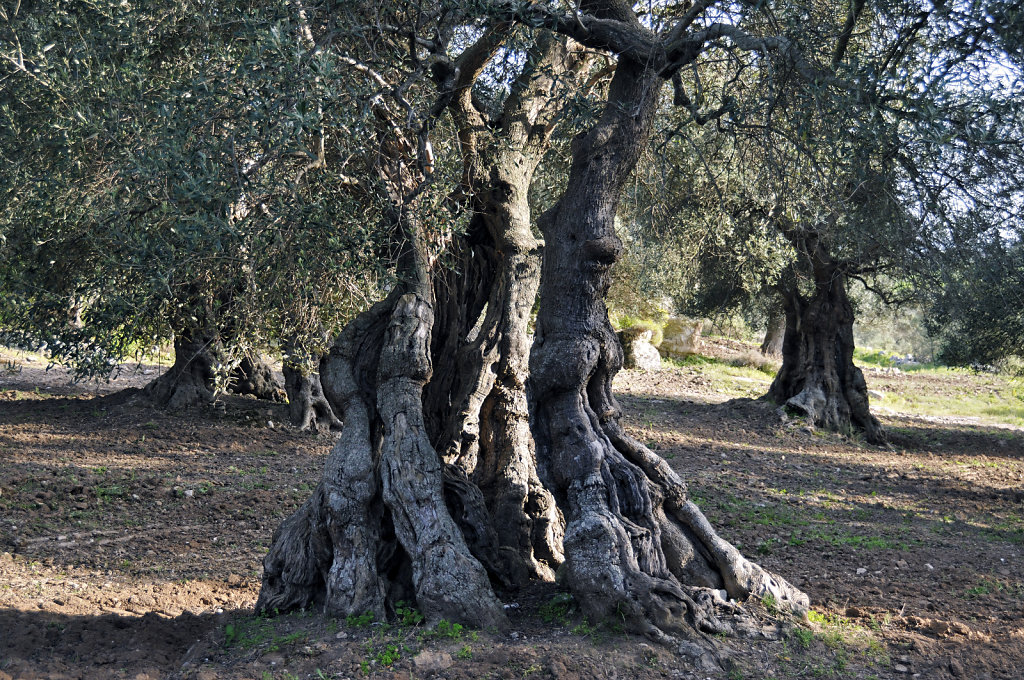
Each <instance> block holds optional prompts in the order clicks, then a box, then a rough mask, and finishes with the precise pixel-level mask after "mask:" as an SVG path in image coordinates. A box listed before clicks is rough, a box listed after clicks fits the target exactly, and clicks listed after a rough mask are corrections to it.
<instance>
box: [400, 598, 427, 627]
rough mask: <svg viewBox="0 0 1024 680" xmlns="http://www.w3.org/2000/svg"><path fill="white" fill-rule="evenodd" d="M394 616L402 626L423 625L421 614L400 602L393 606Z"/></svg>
mask: <svg viewBox="0 0 1024 680" xmlns="http://www.w3.org/2000/svg"><path fill="white" fill-rule="evenodd" d="M395 616H397V617H398V622H399V624H401V625H403V626H418V625H420V624H421V623H423V614H421V613H420V611H419V610H418V609H416V608H415V607H411V606H410V605H408V604H407V603H405V602H403V601H401V600H400V601H399V602H398V603H397V604H396V605H395Z"/></svg>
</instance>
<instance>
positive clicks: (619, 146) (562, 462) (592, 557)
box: [530, 55, 808, 643]
mask: <svg viewBox="0 0 1024 680" xmlns="http://www.w3.org/2000/svg"><path fill="white" fill-rule="evenodd" d="M662 82H663V81H662V80H661V79H660V78H659V77H658V76H657V74H656V72H654V71H653V70H651V69H649V68H648V67H647V66H646V65H645V64H642V63H638V62H635V61H632V60H631V59H629V58H628V57H626V56H623V55H620V57H619V61H618V67H617V69H616V71H615V76H614V79H613V80H612V83H611V85H610V88H609V93H608V102H607V105H606V106H605V109H604V111H603V113H602V115H601V117H600V118H599V119H598V121H597V123H596V124H595V125H594V127H593V128H591V129H590V130H589V131H588V132H586V133H585V134H581V135H579V136H577V138H576V139H575V140H574V141H573V145H572V148H573V155H572V166H571V170H570V173H569V178H568V183H567V186H566V189H565V193H564V194H563V195H562V197H561V199H560V200H559V201H558V203H556V205H555V206H554V207H552V208H551V210H549V211H548V212H547V213H545V214H544V215H543V216H542V218H541V220H540V226H541V229H542V231H543V234H544V238H545V251H544V263H543V273H542V277H541V287H540V314H539V316H538V319H537V331H536V338H535V341H534V345H533V350H532V353H531V357H530V368H531V380H532V381H533V383H532V384H533V398H534V400H535V402H536V409H535V421H536V426H535V429H534V431H535V436H536V442H537V455H538V462H539V464H540V466H541V467H543V468H545V469H546V470H547V471H548V473H549V474H550V476H551V478H552V479H553V480H554V483H555V487H556V498H558V499H559V504H560V505H561V506H562V508H563V512H564V513H565V515H566V519H567V525H566V530H565V541H564V551H565V558H566V561H565V566H564V571H565V582H566V584H567V585H568V587H569V588H570V589H571V590H572V592H573V594H574V595H575V596H576V598H577V600H578V601H579V602H580V603H581V606H582V608H583V610H584V611H585V612H586V613H587V615H588V616H589V617H590V618H591V620H594V621H600V620H605V619H615V620H621V621H624V622H625V623H626V625H627V626H628V627H629V628H631V629H632V630H635V631H638V632H642V633H644V634H646V635H648V636H650V637H652V638H654V639H657V640H661V641H664V642H671V643H675V642H678V639H677V638H676V637H675V636H676V635H680V636H683V637H687V638H691V639H692V638H693V636H694V635H695V634H696V633H695V631H711V632H729V631H736V630H746V631H748V632H749V631H750V630H753V629H754V628H755V626H754V625H753V624H752V623H751V622H750V620H749V619H746V620H745V619H744V618H743V616H742V615H741V614H739V613H738V612H736V613H735V614H734V616H735V618H734V620H733V622H732V623H731V624H730V623H726V622H724V621H723V620H722V619H721V618H720V614H721V611H722V610H721V608H720V607H719V606H718V605H717V604H716V598H715V595H714V593H715V590H713V589H719V588H724V589H725V590H727V591H728V593H729V596H730V597H733V598H736V599H744V598H746V597H748V596H755V597H763V596H766V595H769V594H770V595H772V596H773V597H774V598H775V600H776V601H777V602H778V603H779V604H780V605H781V606H783V607H788V608H791V609H793V610H795V611H806V608H807V605H808V600H807V596H806V595H804V594H803V593H801V592H800V591H799V590H797V589H796V588H794V587H792V586H791V585H789V584H788V583H787V582H786V581H784V580H783V579H781V578H780V577H778V576H775V575H773V574H770V573H768V572H767V571H765V570H763V569H762V568H761V567H759V566H757V565H755V564H753V563H751V562H749V561H747V560H746V559H744V558H743V556H742V555H740V553H739V552H738V551H737V550H736V549H735V548H734V547H733V546H732V545H730V544H729V543H727V542H725V541H724V540H722V539H721V538H720V537H718V536H717V535H716V534H715V532H714V530H713V529H712V528H711V526H710V524H709V523H708V521H707V519H705V517H704V516H703V514H701V512H700V510H699V509H698V508H697V506H695V505H694V504H693V503H692V502H690V501H688V500H687V491H686V486H685V484H684V483H683V481H682V480H681V479H680V478H679V477H678V476H677V475H676V474H675V472H673V471H672V469H671V468H670V467H669V466H668V464H667V463H666V462H665V461H664V460H663V459H662V458H660V457H659V456H657V455H656V454H654V453H652V452H651V451H650V450H648V449H647V448H646V447H645V446H644V445H643V444H641V443H640V442H638V441H636V440H634V439H633V438H631V437H630V436H628V435H627V434H626V433H625V432H624V430H623V429H622V426H621V425H620V423H619V417H620V409H619V405H618V403H617V402H616V400H615V397H614V396H613V394H612V379H613V378H614V376H615V374H616V373H617V372H618V370H619V369H620V367H621V365H622V350H621V347H620V346H619V343H618V340H617V339H616V336H615V332H614V330H613V329H612V327H611V324H610V322H609V320H608V313H607V309H606V308H605V305H604V301H603V298H604V295H605V294H606V292H607V290H608V287H609V284H610V270H611V267H612V265H613V264H614V263H615V261H616V260H617V259H618V257H619V254H620V251H621V248H622V246H621V243H620V241H619V239H618V238H617V237H616V235H615V228H614V223H613V220H614V216H615V213H616V207H617V205H618V201H619V198H620V195H621V191H622V187H623V185H624V183H625V181H626V179H627V178H628V176H629V174H630V173H631V171H632V170H633V167H634V166H635V164H636V161H637V158H638V156H639V153H640V149H641V148H642V147H643V145H644V144H645V142H646V140H647V138H648V135H649V133H650V130H651V125H652V119H653V115H654V111H655V108H656V105H657V102H658V99H659V93H660V90H661V85H662Z"/></svg>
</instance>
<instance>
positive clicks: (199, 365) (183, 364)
mask: <svg viewBox="0 0 1024 680" xmlns="http://www.w3.org/2000/svg"><path fill="white" fill-rule="evenodd" d="M219 352H220V341H219V339H217V337H216V336H215V335H210V334H202V335H200V334H197V335H188V334H181V335H176V336H175V337H174V364H172V365H171V367H170V368H169V369H167V371H165V372H164V373H163V374H162V375H160V376H159V377H157V378H156V379H155V380H153V381H152V382H150V383H149V384H148V385H146V388H145V392H146V395H147V396H149V398H150V399H151V400H152V401H153V403H154V404H155V405H157V406H160V407H162V408H169V409H179V408H186V407H189V406H199V405H203V404H209V403H210V402H212V401H213V399H214V377H215V370H214V367H215V365H216V363H217V358H216V357H217V355H218V353H219Z"/></svg>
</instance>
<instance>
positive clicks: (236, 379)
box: [229, 352, 284, 401]
mask: <svg viewBox="0 0 1024 680" xmlns="http://www.w3.org/2000/svg"><path fill="white" fill-rule="evenodd" d="M229 388H230V389H231V391H232V392H234V393H235V394H249V395H252V396H254V397H256V398H257V399H264V400H266V401H283V397H284V390H282V389H281V385H279V384H278V382H277V379H276V378H275V377H274V372H273V371H272V370H271V368H270V366H268V365H267V362H265V361H263V358H262V357H261V356H260V355H259V354H256V353H255V352H247V353H246V354H245V356H243V357H242V360H241V361H239V362H238V365H237V366H236V367H235V369H234V370H233V371H231V382H230V384H229Z"/></svg>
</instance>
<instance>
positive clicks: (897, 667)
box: [892, 663, 910, 673]
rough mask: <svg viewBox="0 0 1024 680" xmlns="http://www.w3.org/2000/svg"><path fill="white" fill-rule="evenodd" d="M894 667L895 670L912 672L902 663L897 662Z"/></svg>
mask: <svg viewBox="0 0 1024 680" xmlns="http://www.w3.org/2000/svg"><path fill="white" fill-rule="evenodd" d="M892 669H893V670H894V671H896V672H897V673H909V672H910V669H909V668H907V667H906V666H904V665H903V664H901V663H898V664H896V665H895V666H893V667H892Z"/></svg>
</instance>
